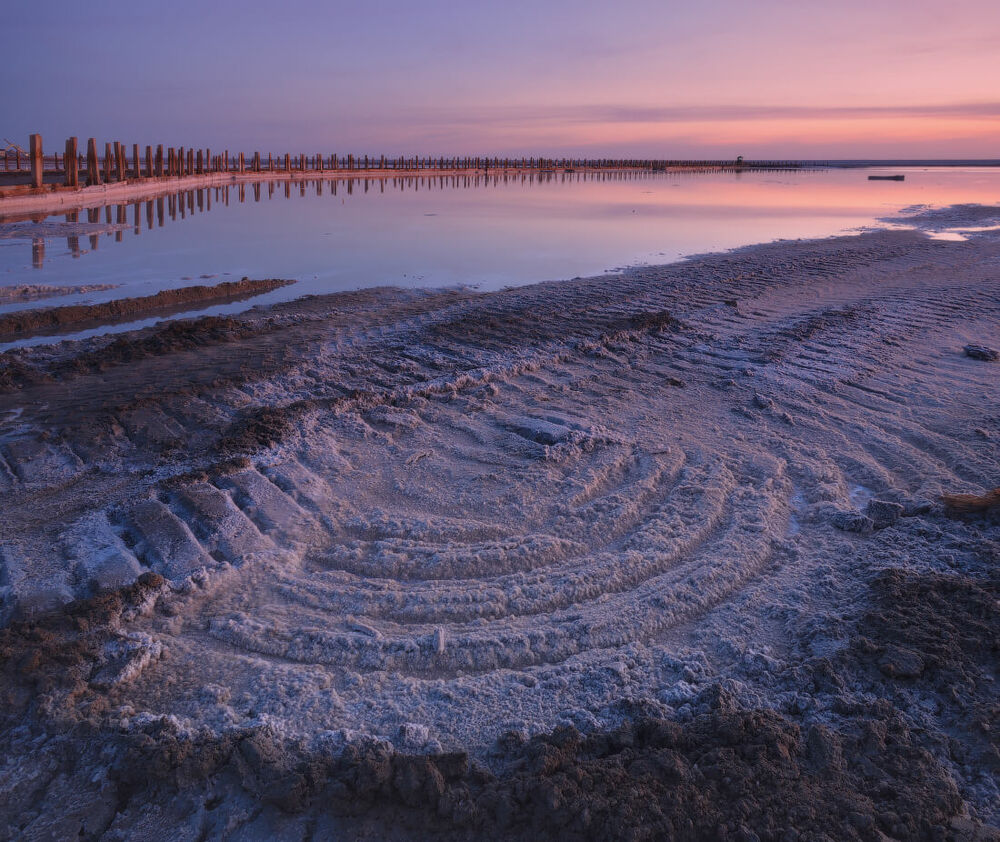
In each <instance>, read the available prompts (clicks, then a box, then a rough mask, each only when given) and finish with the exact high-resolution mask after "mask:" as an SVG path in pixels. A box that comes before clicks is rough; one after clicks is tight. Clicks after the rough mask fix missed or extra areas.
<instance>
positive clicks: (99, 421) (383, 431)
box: [0, 234, 1000, 750]
mask: <svg viewBox="0 0 1000 842" xmlns="http://www.w3.org/2000/svg"><path fill="white" fill-rule="evenodd" d="M984 242H985V241H984ZM977 248H980V249H983V250H986V251H987V252H989V253H991V254H992V253H994V252H996V251H997V249H998V247H997V245H996V244H995V243H992V242H985V244H981V245H979V246H977ZM957 253H960V249H958V246H956V245H955V244H943V243H936V242H930V241H924V240H922V239H920V238H918V237H917V236H915V235H913V236H911V235H896V234H879V235H866V236H863V237H859V238H854V239H842V240H833V241H823V242H819V243H795V244H789V243H785V244H780V245H771V246H762V247H759V248H755V249H750V250H743V251H740V252H737V253H733V254H729V255H720V256H709V257H705V258H699V259H697V260H694V261H690V262H688V263H685V264H681V265H678V266H671V267H663V268H660V269H641V270H635V271H633V272H629V273H626V274H625V275H622V276H620V277H614V278H602V279H594V280H588V281H583V282H568V283H565V284H546V285H540V286H538V287H532V288H526V289H519V290H510V291H506V292H503V293H497V294H490V295H482V296H480V295H473V294H468V295H466V294H462V295H454V294H442V295H439V296H438V295H432V294H413V293H404V292H397V293H392V292H384V293H383V298H382V300H381V301H380V299H379V297H378V296H375V295H373V294H365V295H361V294H357V295H354V296H353V297H352V296H346V297H340V296H331V297H329V298H323V299H307V300H304V301H302V302H299V303H292V304H286V305H281V306H280V307H276V308H272V310H270V311H267V312H266V313H263V314H257V315H253V314H248V315H246V316H243V317H237V318H236V319H235V322H236V323H237V326H236V328H235V329H234V330H235V333H234V335H233V336H231V337H222V338H221V339H220V338H219V337H215V338H211V337H209V339H211V341H206V342H205V343H204V344H200V345H197V346H196V347H194V348H192V347H184V348H170V347H165V346H164V347H161V348H160V350H159V351H157V352H156V353H153V354H149V355H146V356H140V355H137V356H136V358H135V360H134V361H133V362H132V363H129V364H120V363H116V364H115V365H109V366H108V367H106V368H103V369H102V368H101V366H100V365H91V363H92V362H93V361H95V360H98V359H99V357H100V353H101V351H102V349H104V348H107V347H110V346H109V345H108V344H107V342H103V343H102V342H94V343H91V344H90V345H87V344H84V345H81V346H79V348H78V352H79V353H78V354H77V355H78V356H80V355H89V356H86V358H85V359H86V360H87V361H88V362H87V364H86V365H81V366H78V367H74V364H73V354H74V352H73V351H72V350H67V349H63V350H62V351H59V352H41V351H39V352H34V353H33V354H20V355H19V356H18V357H17V359H18V360H20V363H21V364H23V365H25V366H28V367H29V368H32V369H33V370H37V371H42V372H48V373H49V374H51V373H52V372H64V373H63V374H58V376H56V375H53V377H54V380H53V382H47V383H44V382H43V383H35V384H33V382H32V381H31V378H27V379H25V381H24V382H23V383H22V384H21V387H20V388H19V389H18V390H17V391H16V392H12V393H8V394H7V395H5V396H3V398H2V402H0V418H4V417H6V416H5V415H3V414H2V413H3V412H5V411H7V412H13V411H14V410H15V409H17V408H18V407H20V406H24V408H25V412H24V414H23V415H21V416H18V417H16V418H11V420H10V421H8V422H5V423H4V426H3V427H2V428H0V458H2V459H3V462H0V489H2V488H6V489H7V491H6V492H5V493H6V494H7V495H8V497H9V500H10V503H11V507H10V511H11V520H10V521H9V522H10V523H12V524H14V530H15V531H14V532H13V533H8V534H5V535H4V543H3V544H2V545H0V553H2V554H3V555H2V563H3V570H4V578H3V579H0V587H3V588H4V589H5V590H4V592H3V593H4V602H3V612H4V613H3V616H4V619H5V620H7V619H9V618H12V617H16V616H19V615H22V616H23V615H24V614H25V613H26V612H44V611H45V610H48V609H52V608H54V607H56V606H58V605H59V604H61V603H64V602H66V601H67V600H69V599H72V598H73V597H83V596H87V595H89V594H92V593H93V592H94V590H95V589H98V588H102V587H120V586H122V585H125V584H128V583H129V582H130V581H133V580H134V579H135V578H136V577H137V576H139V575H141V574H142V573H143V572H146V571H150V572H154V573H156V574H159V575H162V576H164V577H166V579H168V580H169V583H170V584H169V586H168V587H166V588H165V590H164V592H163V593H162V595H161V596H160V597H159V600H160V601H159V607H158V608H157V610H156V611H153V612H151V613H150V614H148V615H147V616H144V617H139V618H136V619H134V620H133V621H132V622H131V627H132V628H133V630H134V631H135V632H137V633H139V632H141V633H142V634H145V635H148V636H149V637H150V639H153V640H156V641H158V642H160V643H161V644H162V645H163V646H164V647H165V649H166V651H169V652H170V653H171V656H170V659H169V660H166V661H159V660H156V659H147V661H146V662H145V663H144V665H143V666H142V668H140V669H138V670H137V671H136V674H135V676H134V677H133V678H131V679H130V680H129V681H128V682H126V683H124V684H123V686H122V687H121V688H120V689H119V690H118V691H116V692H118V693H119V694H120V700H121V701H122V702H123V703H125V702H127V703H128V704H130V705H132V706H133V707H134V708H135V709H137V710H147V711H151V712H155V713H156V714H157V715H158V714H161V713H162V714H169V715H175V714H176V715H181V716H187V717H190V718H191V719H192V720H193V721H209V720H210V721H212V722H213V723H215V724H214V725H212V726H211V727H217V728H222V727H224V726H223V725H221V724H219V723H221V722H228V721H229V719H227V717H228V718H232V717H237V716H238V714H237V712H236V711H237V708H238V704H237V700H240V699H243V698H245V697H248V696H252V697H253V698H254V699H255V701H254V702H253V709H254V711H255V713H266V714H267V715H268V716H270V717H272V718H273V721H274V722H275V723H278V725H277V726H276V727H280V728H286V729H288V730H289V731H290V732H295V733H302V732H318V731H324V730H335V729H339V728H347V729H358V730H361V731H363V732H364V733H379V734H383V735H384V734H387V733H394V732H395V729H396V728H397V727H401V726H403V725H406V724H407V723H418V724H420V725H421V727H424V728H425V730H428V733H429V734H430V735H431V736H430V737H428V739H429V740H431V741H434V740H440V741H441V742H442V743H448V744H457V745H464V746H474V747H476V749H477V750H479V749H481V748H482V747H483V746H485V745H487V744H489V743H490V741H491V740H493V739H494V738H495V737H496V736H498V735H499V734H500V733H502V732H503V731H504V730H508V729H509V727H510V726H511V723H516V722H521V723H527V724H526V725H525V726H524V727H525V728H526V729H527V730H528V731H530V732H534V731H537V730H539V729H544V728H548V727H550V726H552V725H553V724H555V723H557V722H559V721H560V717H564V716H566V715H568V714H567V713H566V711H567V710H569V711H570V713H571V715H572V716H575V717H577V718H578V719H580V721H588V722H591V723H592V724H593V723H596V724H593V727H598V726H603V725H609V724H613V723H614V722H616V721H617V720H616V717H618V719H620V716H621V714H620V713H615V712H614V710H615V708H614V704H613V703H614V702H615V700H621V699H622V698H626V697H627V698H647V697H648V698H661V699H662V698H664V697H667V698H670V699H674V698H675V697H674V696H669V693H672V692H675V691H676V692H677V693H681V692H682V691H684V688H683V687H680V685H681V684H682V683H690V682H688V679H684V680H683V682H682V681H681V679H679V678H678V677H677V676H673V677H670V676H671V675H672V674H671V673H669V672H668V671H666V670H665V668H663V667H662V666H656V665H657V664H661V663H662V662H663V660H664V659H665V658H666V657H667V656H666V654H664V653H666V652H668V651H670V648H671V646H673V645H674V644H673V643H669V642H668V641H670V640H676V639H677V638H678V636H680V635H682V634H686V633H688V632H689V631H690V630H691V629H701V631H702V633H703V636H704V637H707V638H711V637H713V635H714V636H716V637H721V636H722V635H723V633H724V631H723V630H722V629H721V628H720V626H719V625H718V624H719V623H720V622H721V621H719V620H718V619H716V618H717V617H718V616H721V614H722V613H723V612H724V611H725V610H726V609H727V608H728V607H731V606H734V605H737V604H742V603H741V602H740V601H741V600H751V597H750V596H749V594H751V593H756V592H757V590H758V589H764V590H766V589H767V588H768V586H769V584H771V583H775V582H779V581H781V582H785V581H788V580H791V581H794V582H799V583H800V584H801V585H802V587H808V584H809V580H808V578H807V577H808V576H809V575H812V574H811V573H810V571H814V570H815V568H816V567H817V565H818V566H823V565H826V566H827V567H828V568H829V569H830V570H833V571H834V572H833V573H829V572H828V573H827V574H825V575H827V576H830V577H834V578H835V576H836V570H838V569H839V568H838V567H837V565H838V564H839V563H840V562H839V559H840V558H841V557H842V556H843V551H842V548H843V546H844V545H845V543H846V542H856V541H863V540H866V539H865V537H864V536H862V535H860V534H854V533H851V532H849V531H844V530H843V529H838V528H835V527H836V523H841V524H844V523H848V522H850V521H849V520H845V519H844V517H840V518H839V519H838V516H843V515H845V514H856V515H858V516H859V517H865V515H864V514H863V512H862V511H861V510H862V509H863V507H864V503H865V501H866V500H867V498H869V497H871V498H874V499H876V500H882V501H883V502H885V503H889V504H898V506H899V510H900V512H903V514H901V515H900V517H906V518H910V517H919V514H917V513H918V512H919V511H920V510H921V509H920V506H921V505H923V504H927V505H928V506H932V505H933V501H934V498H935V495H936V494H938V493H940V491H942V490H944V489H945V488H946V487H953V486H954V484H955V483H956V482H958V481H961V482H963V483H965V484H966V485H973V486H974V485H976V484H977V483H978V484H981V485H982V486H983V487H984V488H985V487H992V485H990V483H991V481H992V480H991V478H992V477H996V475H997V471H998V469H1000V465H998V462H997V456H996V451H995V448H994V449H993V450H990V449H989V448H981V447H977V446H975V439H974V432H973V431H974V429H975V428H983V429H986V428H987V427H986V424H987V422H986V421H985V420H984V419H986V418H987V417H988V416H990V415H991V414H992V415H993V416H998V415H1000V410H998V408H997V406H996V401H995V396H994V397H993V398H989V397H987V398H985V399H981V398H978V397H976V398H975V399H973V397H972V396H971V395H970V396H969V397H963V398H962V399H961V400H955V401H952V402H950V403H949V402H948V401H947V400H946V399H945V398H942V396H947V395H948V394H949V393H950V391H952V390H955V389H957V388H958V387H957V386H956V384H955V380H956V377H959V376H961V377H963V378H967V379H966V380H964V382H963V385H964V386H965V387H966V388H968V389H970V390H976V391H977V395H978V394H979V393H980V392H982V393H984V394H985V393H987V392H988V390H989V388H990V384H991V382H994V381H991V374H990V372H991V371H992V369H989V366H988V364H980V363H976V362H974V361H971V360H967V359H965V358H962V357H961V356H960V349H961V348H962V346H963V345H964V344H965V342H967V341H970V340H971V339H972V338H975V339H977V340H979V341H982V342H985V343H986V344H990V343H992V344H994V345H995V344H1000V336H998V334H997V328H996V325H997V324H1000V287H998V281H997V279H996V278H994V277H992V276H990V275H989V274H988V273H985V274H982V273H981V274H980V275H977V276H975V277H973V278H971V279H966V280H962V279H958V280H954V281H948V282H947V283H944V282H942V280H941V278H942V276H943V274H942V273H943V272H944V271H945V269H948V267H953V266H954V265H955V260H954V255H955V254H957ZM948 271H949V273H950V272H951V269H948ZM970 271H971V269H970ZM947 277H953V276H952V275H951V274H948V275H947ZM960 297H961V298H962V299H963V300H965V301H967V302H969V306H974V307H975V308H976V310H977V319H976V322H975V330H976V331H977V334H976V336H975V337H971V336H969V335H968V332H969V330H970V329H971V328H970V327H969V325H968V323H967V319H966V318H965V315H964V313H965V311H964V310H963V309H962V308H961V307H958V306H957V305H956V303H955V302H956V300H958V299H959V298H960ZM991 320H992V321H991ZM990 324H992V325H993V327H992V328H990V327H989V325H990ZM194 325H195V326H193V327H192V329H191V332H192V333H194V334H196V333H197V327H196V325H197V323H194ZM185 330H187V329H186V328H185ZM991 331H992V332H991ZM145 336H146V337H147V338H148V334H146V335H145ZM125 341H126V342H131V341H135V342H137V343H143V342H146V339H144V338H142V337H138V336H137V337H135V338H134V339H133V338H129V339H126V340H125ZM143 347H153V346H151V345H149V343H147V344H146V345H144V346H143ZM242 351H245V352H246V353H248V354H250V357H249V359H251V361H253V362H256V361H263V362H262V363H261V366H260V367H259V368H257V369H254V366H253V365H251V364H248V362H247V359H248V358H246V357H243V358H241V352H242ZM46 353H49V354H50V356H49V357H46V356H45V354H46ZM59 354H63V355H64V356H62V357H60V356H59ZM187 361H191V364H192V371H191V374H190V376H189V377H186V375H185V372H184V371H183V369H182V368H181V363H185V364H186V363H187ZM213 367H214V368H215V369H216V370H217V377H216V378H213V377H212V376H211V374H212V372H213ZM992 376H993V377H995V375H992ZM60 377H62V378H63V379H62V380H60ZM70 385H72V387H73V388H74V389H80V390H82V391H83V393H84V398H83V399H82V401H81V403H80V405H79V406H77V405H76V404H75V403H74V401H73V399H72V397H71V396H70V395H69V394H68V388H69V386H70ZM137 386H138V387H141V390H142V393H143V395H144V396H145V397H144V398H143V399H142V400H141V401H135V400H132V399H131V397H129V396H130V394H131V393H134V392H135V391H136V387H137ZM91 387H93V389H92V390H90V389H91ZM88 390H90V391H88ZM977 401H980V402H981V405H980V407H979V409H977V408H976V403H977ZM41 404H47V406H44V407H42V406H40V405H41ZM955 407H957V408H958V409H957V411H959V416H958V417H957V418H956V419H955V420H954V421H953V423H955V424H957V425H959V429H957V430H956V435H955V436H953V437H951V438H949V436H948V435H947V434H945V433H944V432H942V430H944V429H945V428H946V427H947V423H948V419H949V418H951V417H952V416H950V415H949V412H952V411H953V410H954V409H955ZM977 412H978V415H977V414H976V413H977ZM996 435H997V436H998V438H1000V432H998V433H996ZM81 477H84V478H85V479H86V481H87V482H88V483H90V484H91V485H90V486H88V487H90V488H92V489H94V491H93V492H92V494H91V499H89V500H87V501H83V502H82V503H81V502H80V501H76V502H75V503H74V506H75V508H73V507H72V506H70V505H69V502H67V504H66V505H67V511H68V512H71V514H67V515H65V516H64V518H63V520H59V519H58V518H54V519H53V520H52V522H51V523H48V524H46V525H45V528H44V529H43V528H41V527H38V528H37V529H36V528H35V527H36V521H37V515H36V514H34V513H33V511H32V501H33V500H35V499H37V497H38V495H40V494H45V495H49V496H50V497H51V498H53V499H57V498H58V499H62V498H65V499H66V500H67V501H69V500H70V499H71V498H72V495H73V493H74V492H73V483H74V482H80V481H82V480H80V478H81ZM111 478H114V480H115V484H112V482H111ZM995 484H996V483H995V482H993V485H995ZM102 488H104V489H106V490H107V493H106V496H102V494H101V493H100V490H101V489H102ZM859 489H860V491H859ZM60 495H62V498H61V497H60ZM890 510H891V511H895V509H892V508H891V507H890ZM923 511H926V509H924V510H923ZM793 518H794V520H793ZM835 522H836V523H835ZM858 522H860V523H862V524H863V523H864V521H863V520H862V521H858ZM28 558H32V559H36V560H37V564H38V565H39V567H40V569H43V570H45V571H46V572H47V575H49V576H50V580H47V584H46V588H47V589H45V590H43V591H41V592H38V593H33V592H32V591H31V587H32V583H33V579H32V576H31V575H30V571H28V565H27V562H26V559H28ZM748 610H750V611H751V612H752V610H753V608H752V604H751V608H750V609H748ZM732 633H733V634H736V633H738V632H737V631H733V632H732ZM788 634H794V632H793V631H790V632H788ZM719 657H720V658H722V657H723V656H719ZM688 678H691V676H688ZM691 680H692V681H694V679H693V678H692V679H691ZM208 686H211V687H216V688H222V689H220V690H218V691H216V690H212V691H211V692H208V691H206V690H205V688H206V687H208ZM678 688H680V689H678ZM684 692H686V691H684ZM213 694H214V695H213ZM665 694H667V695H666V696H665ZM216 697H218V698H223V697H225V699H228V700H230V701H224V702H219V701H217V700H216V701H213V700H212V699H216ZM678 698H679V696H678ZM321 699H323V700H325V701H323V702H321V701H319V700H321ZM240 704H242V702H240ZM671 704H674V702H671ZM676 706H677V707H680V706H681V703H680V702H678V703H677V704H676ZM456 710H458V711H460V714H458V715H456ZM212 717H214V718H212ZM588 717H589V719H588Z"/></svg>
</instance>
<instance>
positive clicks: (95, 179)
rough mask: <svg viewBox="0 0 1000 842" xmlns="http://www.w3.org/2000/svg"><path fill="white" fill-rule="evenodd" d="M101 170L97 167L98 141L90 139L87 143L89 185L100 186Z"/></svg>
mask: <svg viewBox="0 0 1000 842" xmlns="http://www.w3.org/2000/svg"><path fill="white" fill-rule="evenodd" d="M100 183H101V170H100V167H98V166H97V141H96V140H95V139H94V138H90V139H89V140H88V141H87V184H91V185H93V184H100Z"/></svg>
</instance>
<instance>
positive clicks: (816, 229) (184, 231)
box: [0, 167, 1000, 347]
mask: <svg viewBox="0 0 1000 842" xmlns="http://www.w3.org/2000/svg"><path fill="white" fill-rule="evenodd" d="M888 172H891V173H902V174H905V176H906V178H905V181H902V182H898V181H869V180H868V175H870V174H879V173H888ZM998 201H1000V168H976V167H957V168H900V167H893V168H885V169H877V170H876V169H828V170H797V171H743V172H718V173H636V172H633V173H605V174H591V173H564V172H557V173H551V174H535V175H531V176H528V175H522V174H520V173H518V174H510V175H508V176H505V175H503V174H502V173H501V174H491V175H489V176H485V177H484V176H482V175H480V176H478V177H477V176H458V177H452V176H446V177H421V178H413V177H407V178H398V179H392V178H389V179H386V180H376V179H372V180H364V179H355V180H353V181H325V180H321V181H316V180H310V179H306V180H295V181H291V182H280V181H278V182H275V181H271V182H266V181H265V182H260V183H243V184H233V185H229V186H224V187H211V188H203V189H200V190H183V191H175V192H172V193H168V194H165V195H163V196H160V197H157V198H153V199H141V200H138V201H135V202H131V203H124V204H114V205H108V206H101V207H97V208H92V209H83V210H80V211H78V212H76V213H70V214H67V213H66V212H61V213H59V214H53V215H51V216H48V217H44V216H40V215H34V216H32V218H31V220H24V221H20V222H13V223H12V222H9V221H8V222H6V223H3V224H0V287H3V286H14V285H19V284H49V285H55V286H64V285H66V286H69V285H79V284H94V283H102V284H117V285H119V286H118V288H116V289H113V290H104V291H97V292H94V291H91V292H87V293H85V294H83V295H75V296H63V297H59V298H47V299H40V300H34V301H31V302H27V303H25V302H15V303H8V304H5V305H3V306H0V312H5V311H10V310H14V309H21V308H24V307H28V306H31V307H35V306H53V305H59V304H66V303H76V302H82V301H87V302H99V301H106V300H109V299H112V298H119V297H122V296H138V295H149V294H152V293H154V292H156V291H158V290H161V289H164V288H170V287H180V286H187V285H191V284H199V283H201V284H206V283H218V282H220V281H223V280H232V279H237V278H240V277H243V276H249V277H251V278H268V277H278V278H294V279H297V280H298V283H297V284H295V285H293V286H290V287H285V288H282V289H280V290H276V291H274V292H272V293H269V294H267V295H265V296H261V297H260V298H258V299H255V301H254V303H260V304H266V303H271V302H274V301H279V300H284V299H289V298H294V297H298V296H300V295H304V294H308V293H325V292H335V291H341V290H348V289H356V288H359V287H367V286H380V285H398V286H411V287H413V286H420V287H442V286H451V285H470V286H475V287H477V288H481V289H498V288H501V287H503V286H506V285H516V284H525V283H532V282H536V281H542V280H549V279H564V278H571V277H575V276H592V275H598V274H601V273H602V272H607V271H613V270H614V269H616V268H621V267H624V266H632V265H637V264H660V263H669V262H672V261H675V260H678V259H680V258H682V257H683V256H685V255H690V254H696V253H702V252H708V251H719V250H724V249H729V248H734V247H738V246H742V245H748V244H751V243H757V242H765V241H770V240H775V239H795V238H811V237H822V236H829V235H833V234H838V233H843V232H848V231H852V230H857V229H858V228H860V227H864V226H872V225H876V224H879V222H878V221H879V220H880V219H882V218H885V217H890V216H893V215H895V214H897V213H899V212H900V211H905V210H907V209H913V208H914V207H915V206H921V207H926V206H941V205H950V204H957V203H980V204H994V203H996V202H998ZM900 221H901V222H904V223H905V215H904V216H903V217H901V220H900ZM247 306H250V305H249V304H248V303H247V302H241V303H233V304H231V305H222V306H218V305H217V306H214V307H212V308H209V309H206V310H202V311H201V312H213V313H221V312H227V311H237V310H242V309H245V308H246V307H247ZM133 324H134V323H133ZM123 327H125V326H124V325H120V326H118V329H122V328H123ZM104 330H106V328H105V329H104ZM93 332H95V331H89V333H93ZM39 341H43V340H41V339H40V338H34V339H32V340H28V341H27V342H26V343H18V344H35V343H37V342H39ZM4 347H9V346H4Z"/></svg>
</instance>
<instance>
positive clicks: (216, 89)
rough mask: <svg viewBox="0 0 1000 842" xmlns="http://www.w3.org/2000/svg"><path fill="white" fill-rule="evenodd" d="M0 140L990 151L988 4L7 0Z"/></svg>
mask: <svg viewBox="0 0 1000 842" xmlns="http://www.w3.org/2000/svg"><path fill="white" fill-rule="evenodd" d="M0 34H2V38H0V43H2V44H3V51H2V55H3V59H2V67H3V84H2V85H0V142H2V141H3V140H4V139H9V140H11V141H13V142H15V143H17V144H19V145H20V146H23V147H26V146H27V138H28V135H29V133H31V132H40V133H41V134H42V137H43V140H44V142H45V145H46V148H47V149H50V148H51V149H61V148H62V145H63V142H64V140H65V138H66V137H68V136H71V135H75V136H78V137H80V138H81V139H84V138H87V137H91V136H93V137H96V138H97V139H98V141H99V142H100V143H102V144H103V142H104V141H106V140H122V141H124V142H125V143H127V144H132V143H140V144H141V145H145V144H147V143H151V144H156V143H163V144H165V145H174V146H180V145H184V146H194V147H198V146H202V147H211V148H212V149H215V150H221V149H224V148H228V149H230V150H234V151H235V150H239V149H242V150H244V151H248V152H249V151H252V150H260V151H262V152H264V153H265V154H266V153H267V152H274V153H284V152H286V151H288V152H290V153H292V154H299V153H307V154H310V155H312V154H316V153H319V152H322V153H323V154H325V155H329V154H332V153H334V152H336V153H339V154H345V155H346V154H347V153H354V154H358V153H360V154H375V155H378V154H387V155H400V154H406V155H433V156H440V155H444V156H451V155H490V156H493V155H498V156H521V155H528V156H538V155H541V156H546V157H555V156H564V155H574V156H594V157H612V156H614V157H656V158H720V157H721V158H732V157H735V156H736V155H743V156H745V157H747V158H797V159H802V158H805V159H826V158H1000V3H998V2H996V0H950V1H949V2H946V0H940V1H939V2H925V1H924V0H905V1H904V0H837V2H829V0H825V2H817V0H798V2H777V0H756V2H740V1H739V0H699V2H693V3H692V2H687V3H683V4H681V3H675V2H664V0H659V2H656V0H618V2H615V3H610V2H606V3H597V2H591V0H533V2H528V1H527V0H504V2H495V1H494V0H489V2H472V3H459V2H456V0H419V2H411V0H405V1H404V0H367V2H363V3H362V2H351V3H343V2H339V0H332V2H330V0H327V2H322V1H321V0H284V2H269V3H255V2H252V1H251V0H244V2H240V3H236V2H231V0H208V2H204V0H202V2H194V0H171V2H169V3H156V4H152V3H147V2H143V0H133V2H131V3H121V2H105V0H91V1H90V2H88V3H84V4H81V3H79V2H76V1H75V0H74V2H65V0H47V2H45V3H35V4H32V3H19V4H10V5H9V6H8V7H7V8H6V9H5V11H4V14H3V20H2V31H0Z"/></svg>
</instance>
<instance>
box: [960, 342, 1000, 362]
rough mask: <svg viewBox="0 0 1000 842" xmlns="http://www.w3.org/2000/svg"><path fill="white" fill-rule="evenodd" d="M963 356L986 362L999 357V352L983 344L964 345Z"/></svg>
mask: <svg viewBox="0 0 1000 842" xmlns="http://www.w3.org/2000/svg"><path fill="white" fill-rule="evenodd" d="M965 356H967V357H972V359H974V360H983V361H984V362H988V363H991V362H995V361H996V360H998V359H1000V353H998V352H997V351H994V350H993V349H992V348H987V347H986V346H985V345H966V346H965Z"/></svg>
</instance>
